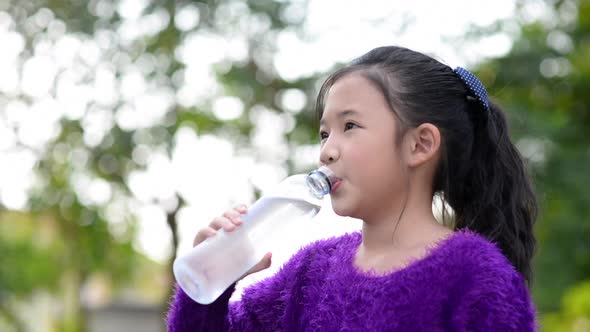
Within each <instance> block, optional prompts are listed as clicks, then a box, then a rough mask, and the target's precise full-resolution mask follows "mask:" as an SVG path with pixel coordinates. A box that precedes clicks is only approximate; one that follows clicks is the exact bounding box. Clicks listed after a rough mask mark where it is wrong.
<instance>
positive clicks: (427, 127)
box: [408, 123, 441, 167]
mask: <svg viewBox="0 0 590 332" xmlns="http://www.w3.org/2000/svg"><path fill="white" fill-rule="evenodd" d="M408 142H409V151H408V152H409V158H408V166H410V167H417V166H420V165H422V164H424V163H426V162H428V161H429V160H435V159H437V157H438V155H439V150H440V143H441V142H440V131H439V130H438V128H437V127H436V126H435V125H433V124H430V123H423V124H421V125H419V126H418V127H416V128H414V129H412V130H411V131H410V132H409V135H408Z"/></svg>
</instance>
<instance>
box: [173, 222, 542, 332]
mask: <svg viewBox="0 0 590 332" xmlns="http://www.w3.org/2000/svg"><path fill="white" fill-rule="evenodd" d="M361 240H362V235H361V233H360V232H355V233H351V234H346V235H343V236H340V237H335V238H330V239H326V240H321V241H317V242H314V243H312V244H309V245H307V246H305V247H304V248H302V249H301V250H299V251H298V252H297V254H295V255H294V256H293V257H292V258H291V259H290V260H289V261H288V262H287V263H285V265H284V266H283V267H282V268H281V269H280V270H279V271H278V272H277V273H276V274H275V275H274V276H272V277H269V278H268V279H265V280H263V281H261V282H259V283H257V284H254V285H251V286H250V287H248V288H246V289H245V290H244V293H243V295H242V299H241V300H240V301H237V302H229V298H230V296H231V295H232V293H233V291H234V290H235V284H234V285H233V286H232V287H230V288H229V289H228V290H227V291H226V292H225V293H223V295H221V296H220V297H219V298H218V299H217V300H216V301H215V302H213V303H212V304H209V305H201V304H198V303H196V302H194V301H193V300H191V299H190V298H189V297H188V296H187V295H186V294H185V293H184V292H183V291H182V289H180V288H177V292H176V295H175V298H174V300H173V302H172V305H171V308H170V311H169V313H168V330H169V331H170V332H185V331H187V332H188V331H215V332H217V331H257V332H258V331H412V332H416V331H429V332H435V331H525V332H526V331H536V330H537V326H536V321H535V308H534V306H533V303H532V301H531V298H530V295H529V293H528V291H527V288H526V286H525V283H524V281H523V279H522V277H521V275H520V274H519V273H518V272H517V271H516V270H515V269H514V268H513V267H512V265H511V264H510V262H509V261H508V260H507V259H506V258H505V257H504V256H503V255H502V253H501V251H500V249H498V247H497V246H495V245H494V244H493V243H491V242H489V241H488V240H486V239H485V238H483V237H482V236H481V235H478V234H476V233H474V232H471V231H468V230H462V231H457V232H455V234H453V235H452V236H451V237H449V238H446V239H444V240H442V241H440V242H439V243H438V244H436V245H435V246H433V247H431V248H430V249H429V251H428V253H427V255H426V256H424V257H423V258H420V259H416V260H413V261H412V262H410V264H409V265H407V266H406V267H405V268H403V269H399V270H396V271H393V272H391V273H389V274H386V275H376V274H371V273H368V272H363V271H360V270H359V269H357V268H356V267H355V265H354V264H353V258H354V255H355V253H356V249H357V248H358V246H359V244H360V243H361Z"/></svg>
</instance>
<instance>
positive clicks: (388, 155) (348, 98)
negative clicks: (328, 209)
mask: <svg viewBox="0 0 590 332" xmlns="http://www.w3.org/2000/svg"><path fill="white" fill-rule="evenodd" d="M396 122H397V118H396V117H395V115H394V113H393V112H392V111H391V110H390V107H389V105H388V103H387V101H386V100H385V97H384V96H383V95H382V94H381V91H380V90H379V89H378V88H377V87H375V86H374V85H373V84H372V83H371V82H370V81H369V80H368V79H366V78H364V77H363V76H361V75H360V74H358V73H351V74H347V75H345V76H344V77H341V78H340V79H338V80H337V81H336V82H335V83H334V85H333V86H332V87H331V88H330V90H329V92H328V94H327V96H326V99H325V107H324V112H323V115H322V119H321V120H320V139H321V150H320V165H327V166H328V167H329V168H330V169H331V170H332V171H334V173H335V174H336V176H338V177H340V178H341V179H342V182H341V183H340V185H339V186H338V187H337V188H336V190H334V191H333V192H332V193H331V195H330V197H331V200H332V207H333V209H334V212H336V214H338V215H341V216H350V217H354V218H359V219H366V217H369V216H370V215H372V214H375V213H377V214H379V212H385V211H384V210H385V209H388V208H391V207H392V204H393V203H394V201H396V200H397V199H399V198H400V197H403V194H404V193H403V191H404V190H405V186H404V185H405V175H404V171H403V170H404V168H405V166H404V162H403V160H404V157H403V154H402V153H401V152H400V151H402V149H401V148H399V147H398V145H397V144H396V142H395V136H396ZM400 146H401V145H400Z"/></svg>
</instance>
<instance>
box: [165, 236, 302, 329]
mask: <svg viewBox="0 0 590 332" xmlns="http://www.w3.org/2000/svg"><path fill="white" fill-rule="evenodd" d="M307 249H309V247H308V248H307ZM307 249H306V248H303V249H300V250H299V251H298V252H297V253H296V254H295V255H294V256H293V257H291V259H289V261H288V262H287V263H285V265H284V266H283V267H282V268H281V269H279V271H278V272H277V273H276V274H275V275H273V276H271V277H269V278H267V279H265V280H262V281H260V282H258V283H256V284H254V285H251V286H249V287H247V288H246V289H244V292H243V294H242V298H241V300H240V301H237V302H231V303H230V302H229V298H230V297H231V295H232V293H233V292H234V291H235V284H233V285H232V286H231V287H230V288H228V289H227V290H226V291H225V292H224V293H223V294H222V295H221V296H220V297H219V298H218V299H217V300H215V301H214V302H213V303H211V304H209V305H202V304H199V303H197V302H195V301H193V300H192V299H191V298H190V297H188V295H186V294H185V293H184V292H183V291H182V289H181V288H180V287H177V289H176V294H175V296H174V298H173V301H172V303H171V306H170V310H169V312H168V319H167V320H168V331H170V332H188V331H191V332H193V331H194V332H197V331H215V332H218V331H261V330H263V329H264V330H272V331H277V330H281V327H282V326H283V324H284V320H285V319H289V317H285V312H286V308H287V307H289V306H294V305H295V306H296V304H297V303H298V302H299V301H300V299H299V297H300V295H299V294H300V292H299V290H298V288H299V286H300V283H301V280H302V278H303V271H302V268H303V267H304V266H305V265H306V264H307V263H308V256H309V255H308V252H309V250H307ZM289 312H293V311H292V310H289Z"/></svg>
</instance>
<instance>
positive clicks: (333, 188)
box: [331, 179, 342, 192]
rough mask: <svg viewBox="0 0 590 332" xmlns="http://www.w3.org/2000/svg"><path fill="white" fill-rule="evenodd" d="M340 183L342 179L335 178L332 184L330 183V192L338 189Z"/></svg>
mask: <svg viewBox="0 0 590 332" xmlns="http://www.w3.org/2000/svg"><path fill="white" fill-rule="evenodd" d="M341 183H342V180H340V179H338V180H336V182H334V184H333V185H332V191H331V192H335V191H336V190H337V189H338V187H340V184H341Z"/></svg>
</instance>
